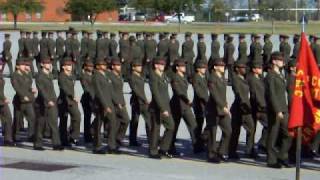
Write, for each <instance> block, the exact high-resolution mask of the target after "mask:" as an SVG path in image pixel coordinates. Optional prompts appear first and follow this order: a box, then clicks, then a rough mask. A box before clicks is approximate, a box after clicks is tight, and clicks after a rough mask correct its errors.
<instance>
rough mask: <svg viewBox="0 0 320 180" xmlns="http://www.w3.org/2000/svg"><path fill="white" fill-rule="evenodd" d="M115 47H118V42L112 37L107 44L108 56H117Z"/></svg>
mask: <svg viewBox="0 0 320 180" xmlns="http://www.w3.org/2000/svg"><path fill="white" fill-rule="evenodd" d="M117 48H118V43H117V41H116V40H114V39H112V40H111V41H110V45H109V52H110V57H117V56H118V53H117Z"/></svg>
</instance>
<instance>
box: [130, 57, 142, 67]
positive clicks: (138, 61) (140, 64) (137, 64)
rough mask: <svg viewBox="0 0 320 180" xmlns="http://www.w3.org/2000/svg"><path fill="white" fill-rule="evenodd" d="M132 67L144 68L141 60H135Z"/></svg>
mask: <svg viewBox="0 0 320 180" xmlns="http://www.w3.org/2000/svg"><path fill="white" fill-rule="evenodd" d="M131 65H132V66H142V65H143V64H142V61H141V60H140V59H138V58H137V59H134V60H133V61H132V63H131Z"/></svg>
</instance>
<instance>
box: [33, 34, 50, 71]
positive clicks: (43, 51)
mask: <svg viewBox="0 0 320 180" xmlns="http://www.w3.org/2000/svg"><path fill="white" fill-rule="evenodd" d="M39 44H40V54H39V56H40V57H39V59H38V61H37V62H36V64H37V69H38V70H40V69H41V66H40V59H44V58H48V57H50V55H49V40H48V38H46V37H43V38H42V39H41V40H40V42H39Z"/></svg>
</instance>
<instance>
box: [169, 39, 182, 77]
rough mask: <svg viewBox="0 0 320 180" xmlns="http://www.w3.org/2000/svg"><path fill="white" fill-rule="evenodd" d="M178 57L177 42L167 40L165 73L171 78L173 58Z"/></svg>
mask: <svg viewBox="0 0 320 180" xmlns="http://www.w3.org/2000/svg"><path fill="white" fill-rule="evenodd" d="M178 58H179V44H178V43H177V42H176V41H175V42H174V43H172V41H170V42H169V50H168V59H167V60H168V61H167V64H166V73H167V75H168V77H169V78H171V75H172V74H173V72H172V66H173V63H174V61H175V60H177V59H178Z"/></svg>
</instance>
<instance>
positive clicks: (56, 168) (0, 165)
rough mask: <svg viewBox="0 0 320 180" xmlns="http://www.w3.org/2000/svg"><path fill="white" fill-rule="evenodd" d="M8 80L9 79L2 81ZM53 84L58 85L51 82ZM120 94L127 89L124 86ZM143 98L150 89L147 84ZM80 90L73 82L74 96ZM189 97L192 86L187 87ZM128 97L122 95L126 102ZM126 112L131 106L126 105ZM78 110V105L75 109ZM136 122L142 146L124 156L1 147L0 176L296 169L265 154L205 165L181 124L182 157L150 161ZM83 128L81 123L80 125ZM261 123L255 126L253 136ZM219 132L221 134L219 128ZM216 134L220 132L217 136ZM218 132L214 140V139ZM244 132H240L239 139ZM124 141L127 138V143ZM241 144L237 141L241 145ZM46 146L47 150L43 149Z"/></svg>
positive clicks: (231, 174) (306, 166)
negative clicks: (279, 165) (269, 163)
mask: <svg viewBox="0 0 320 180" xmlns="http://www.w3.org/2000/svg"><path fill="white" fill-rule="evenodd" d="M7 81H8V80H7ZM55 86H56V88H57V84H55ZM124 89H125V90H124V91H125V92H130V89H129V87H128V86H127V84H126V85H125V88H124ZM146 90H147V94H148V97H149V98H150V93H149V90H148V87H147V86H146ZM81 93H82V90H81V88H80V86H79V84H78V83H77V84H76V94H78V95H80V94H81ZM6 95H7V96H8V97H9V98H11V99H12V96H13V90H12V88H11V85H10V84H9V83H7V85H6ZM189 95H190V98H192V89H191V88H189ZM129 97H130V95H129V94H125V99H126V101H127V102H128V100H129ZM228 101H229V102H230V104H231V103H232V101H233V95H232V92H231V89H230V88H228ZM127 108H128V110H129V112H130V107H127ZM80 109H81V108H80ZM142 121H143V120H142V119H141V120H140V122H141V125H140V127H139V139H140V141H141V142H143V147H141V148H133V149H132V148H129V147H124V148H122V150H123V151H124V152H125V153H124V154H123V155H93V154H91V147H90V145H88V144H87V145H84V146H81V147H75V148H74V149H72V150H65V151H64V152H53V151H51V150H47V151H44V152H37V151H33V150H32V144H28V143H24V144H22V145H20V146H19V147H18V148H3V147H1V148H0V157H1V158H0V180H15V179H19V180H20V179H22V178H23V179H24V180H26V179H46V180H51V179H52V180H56V179H59V180H70V179H77V180H81V179H112V180H117V179H121V180H124V179H130V180H135V179H137V180H147V179H148V180H149V179H152V180H157V179H159V180H163V179H168V180H169V179H170V180H171V179H173V180H176V179H177V180H179V179H181V180H205V179H237V180H239V179H258V178H259V179H261V180H262V179H266V180H270V179H275V180H284V179H294V177H295V169H294V168H292V169H282V170H274V169H269V168H266V167H265V166H266V164H265V156H264V155H261V157H260V158H259V159H258V160H257V161H252V160H249V159H242V160H241V161H239V162H233V163H225V164H219V165H214V164H209V163H207V162H206V159H205V157H206V156H205V154H199V155H193V154H192V151H191V144H190V138H189V135H188V133H187V130H186V127H185V125H184V123H182V125H181V126H180V130H179V133H178V138H179V140H178V143H179V144H178V150H179V151H181V152H182V153H183V154H184V156H183V157H181V158H179V159H163V160H152V159H149V158H147V156H146V154H147V143H146V140H145V133H144V125H143V123H142ZM82 128H83V127H82ZM260 130H261V127H260V126H258V132H257V135H256V137H257V139H258V137H259V136H260ZM219 134H220V132H219ZM219 136H220V135H219ZM219 136H218V138H219ZM244 139H245V133H244V132H243V131H242V133H241V141H242V142H243V141H244ZM126 142H127V141H126ZM242 147H243V145H240V149H242ZM48 149H50V148H48ZM319 178H320V159H317V160H312V161H311V160H308V161H307V162H304V163H303V169H302V179H319Z"/></svg>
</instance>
